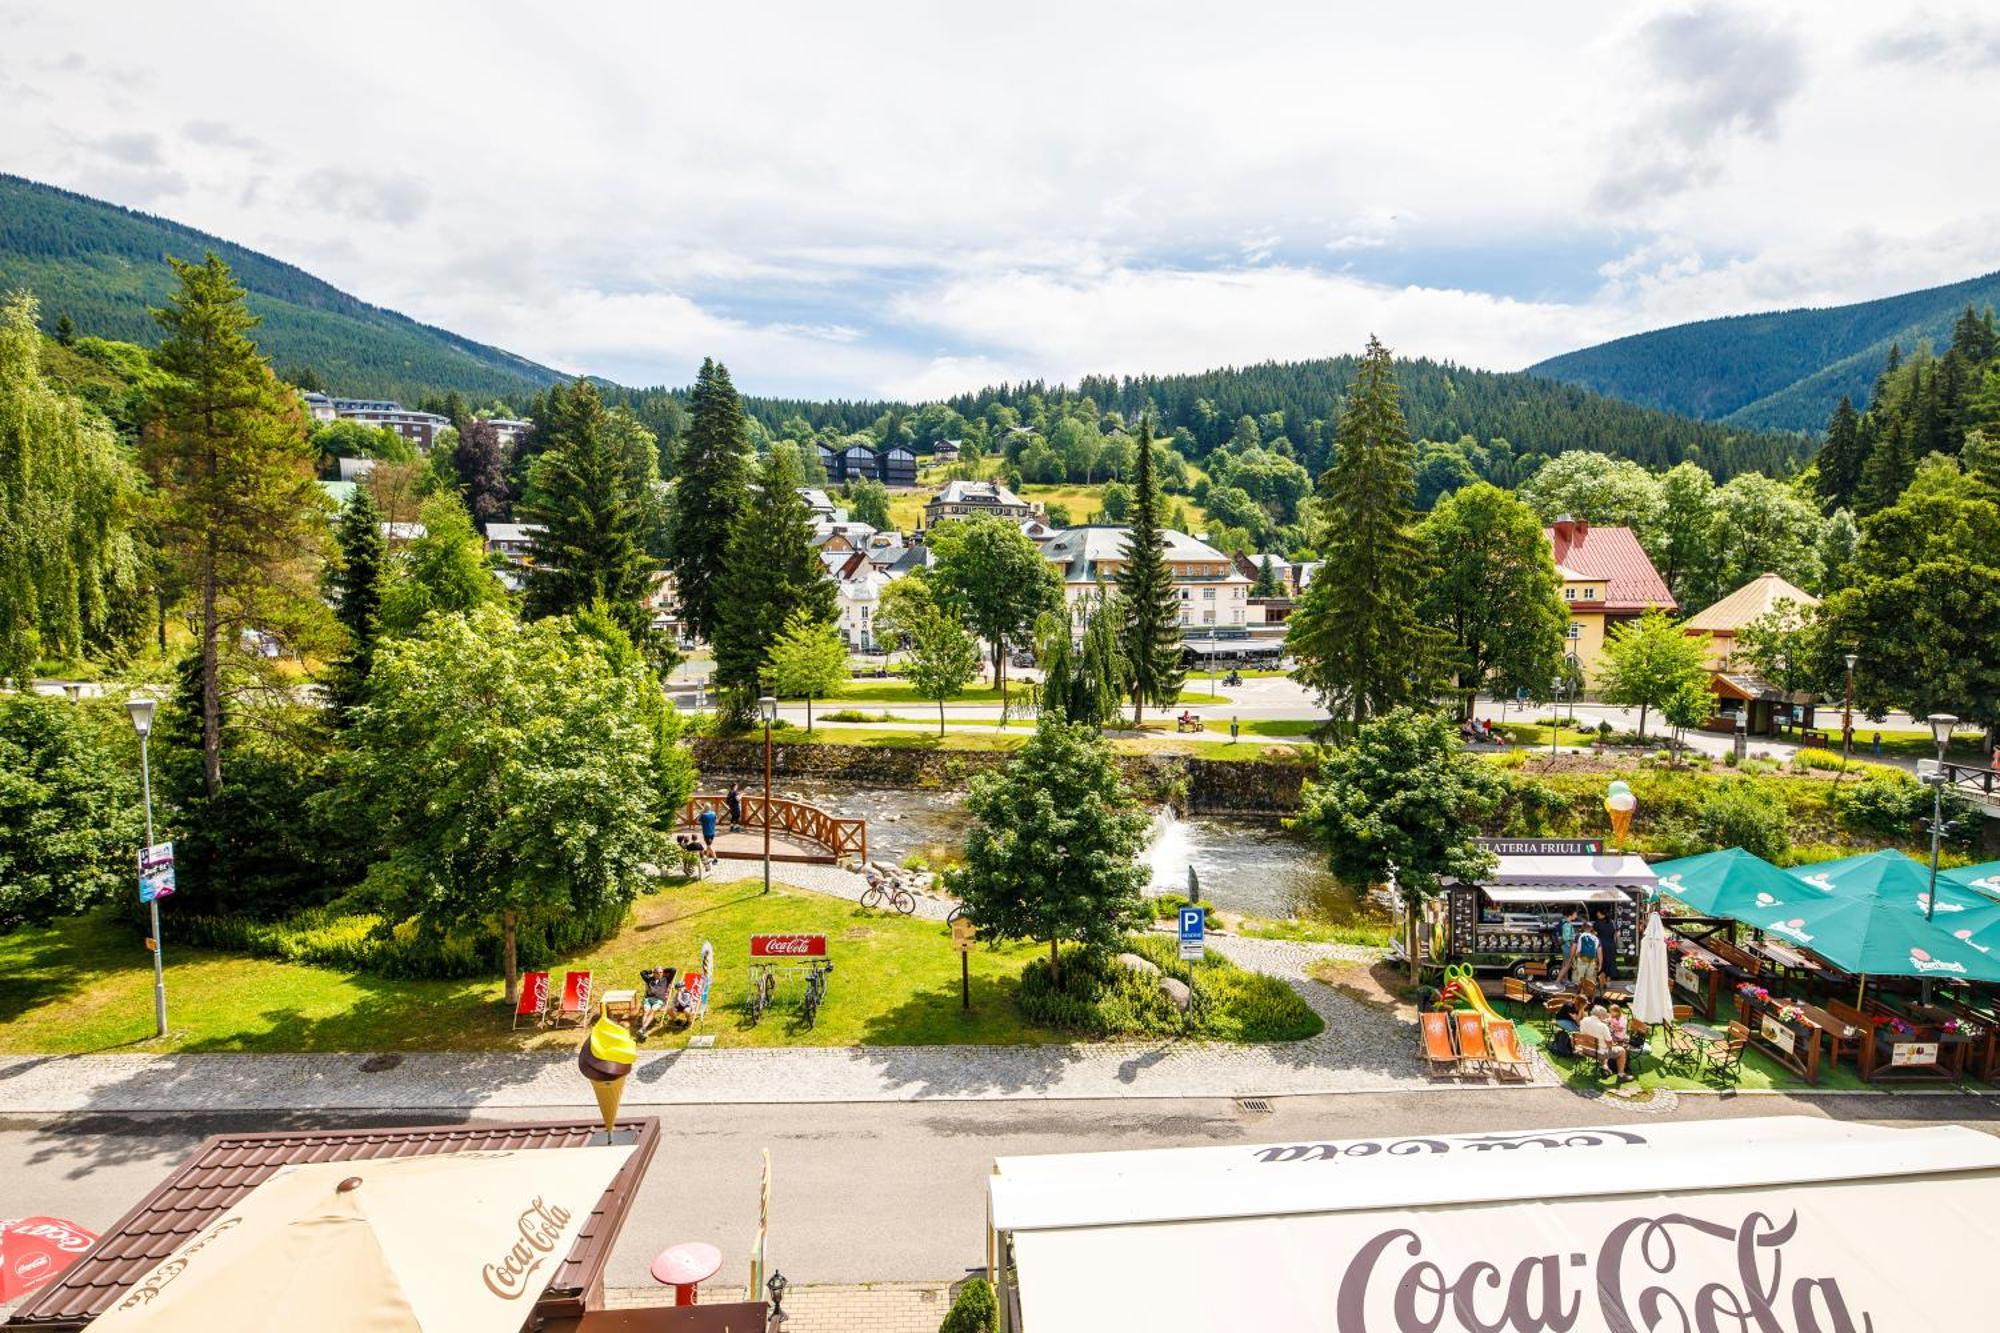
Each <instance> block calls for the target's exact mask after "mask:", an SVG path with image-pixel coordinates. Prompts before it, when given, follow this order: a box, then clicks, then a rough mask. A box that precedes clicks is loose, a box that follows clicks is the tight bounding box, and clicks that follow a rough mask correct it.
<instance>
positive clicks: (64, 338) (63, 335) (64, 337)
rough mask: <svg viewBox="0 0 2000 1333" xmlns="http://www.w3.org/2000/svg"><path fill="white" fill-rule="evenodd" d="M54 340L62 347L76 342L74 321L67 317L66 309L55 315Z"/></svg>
mask: <svg viewBox="0 0 2000 1333" xmlns="http://www.w3.org/2000/svg"><path fill="white" fill-rule="evenodd" d="M56 341H57V342H59V343H61V344H62V345H63V346H64V347H69V346H71V345H73V344H74V343H75V342H76V321H75V320H73V319H71V318H70V317H69V311H67V310H65V311H63V312H62V313H61V314H60V315H57V316H56Z"/></svg>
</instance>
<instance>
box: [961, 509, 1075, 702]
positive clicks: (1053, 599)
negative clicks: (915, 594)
mask: <svg viewBox="0 0 2000 1333" xmlns="http://www.w3.org/2000/svg"><path fill="white" fill-rule="evenodd" d="M930 543H931V550H932V551H933V552H934V553H935V554H936V556H937V563H936V564H935V565H934V566H932V568H931V573H930V581H931V588H932V591H933V592H934V593H935V595H936V596H937V598H938V601H939V602H940V604H942V605H944V606H945V607H947V608H950V609H953V610H955V611H956V612H957V614H958V615H959V616H960V618H961V619H963V620H964V621H965V624H966V627H967V628H968V629H970V630H971V631H972V632H973V633H974V634H977V635H978V636H979V637H980V638H982V639H984V640H985V641H986V643H987V645H988V646H989V648H990V649H991V650H992V654H993V683H994V685H995V687H996V688H1002V689H1004V688H1005V685H1006V679H1007V650H1008V648H1009V646H1010V645H1012V644H1017V643H1025V642H1027V641H1028V639H1029V637H1030V636H1031V635H1032V634H1033V633H1034V627H1035V619H1036V617H1038V616H1040V615H1041V613H1042V612H1044V611H1049V610H1054V609H1056V608H1058V607H1060V606H1061V605H1062V580H1061V579H1060V578H1059V577H1057V575H1056V572H1055V568H1054V566H1052V565H1050V564H1049V562H1048V561H1047V560H1044V559H1043V558H1042V552H1041V548H1040V547H1038V546H1036V545H1035V543H1034V542H1033V541H1032V540H1031V539H1030V538H1029V537H1028V536H1027V535H1026V534H1025V533H1023V532H1022V531H1021V529H1020V528H1019V527H1017V526H1016V525H1014V524H1013V523H1010V522H1008V521H1007V520H1005V519H1001V518H994V517H991V516H988V515H983V514H982V515H980V516H978V517H976V518H969V519H963V520H958V521H954V522H951V523H940V524H938V525H937V526H936V527H934V528H932V529H931V537H930Z"/></svg>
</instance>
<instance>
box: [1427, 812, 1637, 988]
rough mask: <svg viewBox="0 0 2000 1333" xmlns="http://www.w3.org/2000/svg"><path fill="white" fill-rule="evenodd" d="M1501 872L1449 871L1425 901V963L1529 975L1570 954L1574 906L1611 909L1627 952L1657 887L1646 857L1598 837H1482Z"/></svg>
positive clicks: (1591, 913)
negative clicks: (1470, 878)
mask: <svg viewBox="0 0 2000 1333" xmlns="http://www.w3.org/2000/svg"><path fill="white" fill-rule="evenodd" d="M1478 841H1479V845H1480V846H1481V847H1483V848H1485V849H1486V850H1487V851H1489V852H1491V853H1492V854H1493V857H1494V869H1493V872H1492V873H1491V874H1489V875H1487V876H1486V877H1485V878H1484V879H1482V880H1480V881H1478V882H1477V883H1472V882H1461V881H1459V880H1456V879H1449V878H1447V879H1446V880H1445V882H1444V892H1442V893H1439V894H1434V895H1432V896H1431V897H1430V898H1428V899H1426V900H1425V902H1424V908H1423V916H1422V919H1421V922H1420V925H1419V930H1418V940H1419V944H1420V947H1421V949H1422V962H1423V964H1424V966H1426V967H1431V966H1438V965H1444V964H1452V963H1464V964H1468V965H1470V966H1471V967H1472V968H1473V969H1474V970H1475V971H1482V972H1494V971H1504V972H1513V973H1515V974H1516V975H1526V974H1529V973H1533V972H1536V971H1543V970H1552V969H1553V968H1555V967H1556V966H1558V965H1560V963H1561V961H1562V923H1563V921H1564V919H1565V918H1566V917H1568V916H1570V915H1571V914H1572V913H1580V914H1581V915H1583V916H1585V917H1589V918H1593V919H1595V918H1599V917H1603V916H1609V917H1610V918H1611V919H1612V920H1613V921H1614V922H1615V923H1616V924H1615V930H1614V932H1613V933H1614V936H1615V943H1614V945H1613V947H1614V948H1615V950H1616V953H1617V957H1618V958H1619V959H1624V960H1630V959H1632V958H1633V956H1634V955H1635V954H1636V953H1637V951H1638V947H1639V914H1640V910H1641V909H1642V908H1643V907H1644V905H1645V903H1646V901H1647V899H1648V898H1649V897H1650V896H1651V894H1652V891H1653V872H1652V870H1651V869H1650V868H1648V866H1647V865H1646V862H1645V859H1644V858H1643V857H1638V856H1632V855H1628V854H1624V853H1619V852H1607V851H1606V850H1605V848H1604V844H1603V842H1601V841H1599V840H1597V839H1594V838H1481V839H1479V840H1478Z"/></svg>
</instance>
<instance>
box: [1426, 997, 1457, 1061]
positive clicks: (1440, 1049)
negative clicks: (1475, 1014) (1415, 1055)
mask: <svg viewBox="0 0 2000 1333" xmlns="http://www.w3.org/2000/svg"><path fill="white" fill-rule="evenodd" d="M1417 1023H1418V1027H1419V1040H1420V1041H1421V1043H1422V1046H1421V1049H1422V1051H1423V1057H1424V1059H1426V1060H1428V1061H1429V1062H1430V1066H1431V1073H1432V1074H1439V1073H1445V1074H1455V1073H1457V1072H1458V1049H1457V1048H1456V1047H1455V1046H1453V1045H1452V1044H1451V1015H1450V1014H1448V1013H1446V1012H1445V1011H1444V1010H1442V1009H1426V1010H1425V1011H1424V1012H1422V1013H1420V1014H1418V1015H1417Z"/></svg>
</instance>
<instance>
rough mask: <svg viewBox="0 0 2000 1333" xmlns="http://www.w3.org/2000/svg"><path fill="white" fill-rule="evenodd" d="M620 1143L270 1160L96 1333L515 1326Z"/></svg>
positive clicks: (564, 1252)
mask: <svg viewBox="0 0 2000 1333" xmlns="http://www.w3.org/2000/svg"><path fill="white" fill-rule="evenodd" d="M631 1152H632V1150H631V1149H630V1148H629V1147H600V1148H524V1149H518V1150H512V1151H502V1152H464V1153H440V1154H437V1155H435V1156H429V1157H404V1158H383V1159H375V1160H362V1161H348V1162H320V1163H313V1164H311V1165H305V1166H291V1167H285V1168H283V1169H281V1170H279V1171H278V1172H277V1173H276V1174H275V1175H273V1176H272V1177H271V1178H270V1179H269V1180H267V1181H265V1182H264V1183H263V1184H261V1185H259V1186H257V1188H255V1189H253V1190H251V1191H250V1193H248V1194H246V1195H244V1196H243V1198H241V1199H240V1200H238V1201H237V1203H236V1205H235V1206H234V1207H232V1208H230V1209H229V1210H228V1211H227V1212H225V1213H224V1214H223V1215H222V1216H221V1217H218V1218H217V1219H216V1220H215V1221H213V1222H211V1223H209V1224H208V1225H207V1226H205V1227H203V1228H202V1229H201V1231H200V1232H198V1233H197V1234H196V1235H195V1236H194V1237H193V1238H192V1239H190V1240H189V1241H188V1242H187V1243H186V1244H185V1245H182V1246H181V1247H180V1248H179V1249H177V1250H175V1251H174V1252H173V1253H172V1254H171V1255H169V1256H167V1257H166V1258H165V1259H163V1260H161V1261H160V1263H159V1264H158V1265H157V1266H155V1267H154V1268H153V1270H152V1271H151V1272H149V1273H147V1274H146V1275H145V1276H144V1277H143V1278H141V1279H139V1280H138V1281H137V1282H135V1283H133V1284H132V1286H131V1287H130V1288H129V1289H128V1290H127V1291H126V1293H125V1295H124V1296H123V1297H122V1298H121V1299H120V1300H119V1301H118V1303H117V1304H116V1305H114V1306H112V1307H111V1308H110V1309H109V1310H106V1311H105V1312H104V1313H103V1314H101V1315H99V1316H98V1317H97V1319H96V1320H95V1321H94V1322H93V1323H92V1325H91V1327H92V1328H93V1329H95V1330H101V1331H102V1333H130V1331H132V1330H144V1331H145V1333H183V1331H185V1333H196V1331H197V1330H198V1331H199V1333H235V1331H236V1330H242V1331H243V1333H250V1330H257V1329H274V1328H281V1329H285V1330H288V1333H353V1331H356V1330H366V1331H367V1333H390V1330H396V1331H397V1333H401V1331H402V1330H443V1329H449V1330H453V1331H454V1333H457V1331H458V1330H464V1333H480V1331H481V1330H492V1333H502V1331H503V1330H504V1331H505V1333H516V1331H517V1330H518V1329H520V1327H521V1326H522V1324H523V1323H525V1322H526V1321H527V1319H528V1316H529V1314H530V1312H531V1311H532V1310H533V1308H534V1304H535V1300H536V1298H537V1297H539V1296H540V1295H541V1292H542V1289H543V1288H544V1287H546V1286H547V1285H548V1283H549V1279H550V1278H552V1277H554V1276H555V1273H556V1270H557V1269H558V1268H560V1267H561V1266H562V1264H563V1261H564V1260H565V1259H566V1258H568V1256H569V1252H570V1248H571V1247H572V1246H573V1245H575V1244H576V1239H577V1236H578V1235H579V1234H580V1233H581V1232H582V1230H583V1228H584V1225H585V1224H586V1223H587V1222H589V1220H590V1215H591V1210H592V1209H593V1208H594V1207H595V1206H596V1205H597V1201H598V1199H599V1197H600V1196H602V1195H603V1193H604V1190H605V1187H606V1186H608V1185H609V1184H610V1183H611V1178H612V1177H613V1176H615V1175H616V1174H617V1173H618V1169H619V1168H620V1167H621V1166H623V1165H624V1164H625V1160H626V1158H627V1157H628V1156H630V1155H631Z"/></svg>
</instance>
